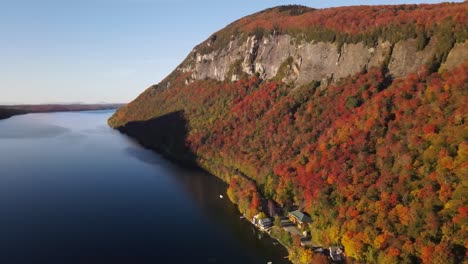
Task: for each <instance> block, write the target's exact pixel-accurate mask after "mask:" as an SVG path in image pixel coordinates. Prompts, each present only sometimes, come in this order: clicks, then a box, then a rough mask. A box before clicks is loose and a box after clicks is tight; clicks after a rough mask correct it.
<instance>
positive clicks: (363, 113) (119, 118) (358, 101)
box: [109, 3, 468, 263]
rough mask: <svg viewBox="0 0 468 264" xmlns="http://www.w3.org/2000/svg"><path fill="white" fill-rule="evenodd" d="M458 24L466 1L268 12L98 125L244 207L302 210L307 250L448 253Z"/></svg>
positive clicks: (457, 192)
mask: <svg viewBox="0 0 468 264" xmlns="http://www.w3.org/2000/svg"><path fill="white" fill-rule="evenodd" d="M467 25H468V4H467V3H459V4H449V3H445V4H438V5H402V6H359V7H343V8H330V9H323V10H315V9H311V8H307V7H302V6H282V7H277V8H272V9H268V10H265V11H262V12H259V13H256V14H253V15H251V16H247V17H245V18H242V19H240V20H238V21H236V22H234V23H232V24H230V25H228V26H227V27H226V28H224V29H222V30H220V31H218V32H216V33H214V34H213V35H212V36H210V37H209V38H208V39H207V40H206V41H204V42H203V43H201V44H199V45H198V46H196V47H195V48H194V49H193V50H192V52H191V53H190V54H189V55H188V56H187V58H186V59H185V60H184V61H183V62H182V63H181V64H180V65H179V66H178V67H177V68H176V69H175V70H174V71H173V72H172V73H171V74H170V75H169V76H168V77H167V78H166V79H164V80H163V81H161V82H160V83H159V84H157V85H154V86H152V87H149V88H148V89H147V90H146V91H144V92H143V93H142V94H141V95H140V96H139V97H138V98H136V99H135V100H134V101H132V102H131V103H129V104H128V105H126V106H124V107H122V108H120V109H119V110H118V111H117V112H116V114H115V115H114V116H113V117H111V118H110V119H109V124H110V125H111V126H113V127H115V128H117V129H119V130H121V131H123V132H125V133H127V134H129V135H131V136H133V137H135V138H137V139H138V140H139V141H140V142H141V143H142V144H144V145H146V146H148V147H150V148H153V149H155V150H158V151H160V152H162V153H163V154H165V155H166V156H168V157H170V158H173V159H176V160H179V161H183V162H184V163H186V164H194V165H197V166H201V167H203V168H204V169H206V170H207V171H209V172H211V173H213V174H214V175H216V176H218V177H220V178H222V179H224V180H225V181H226V182H228V183H229V189H228V195H229V198H230V199H231V200H232V201H233V202H235V203H237V204H238V205H239V209H240V210H241V211H242V212H243V213H246V214H247V215H252V214H254V213H257V212H258V211H262V210H263V211H265V210H266V209H265V208H262V206H261V204H262V203H260V202H259V197H264V198H268V199H270V200H273V201H275V202H277V203H279V204H280V205H281V206H283V207H285V208H288V207H290V206H293V205H297V206H300V207H301V208H304V210H305V211H306V212H308V213H309V214H310V215H311V216H312V219H313V223H312V224H311V225H310V226H308V227H307V228H308V229H309V231H311V232H313V233H314V238H315V239H316V241H315V243H317V244H321V245H330V244H342V245H343V246H345V251H346V253H347V255H348V256H349V257H351V258H353V259H355V260H357V261H361V262H373V263H375V262H379V263H398V262H414V263H418V262H423V263H452V262H453V263H455V262H460V261H462V260H463V259H464V256H465V253H466V243H465V238H466V235H467V234H466V228H464V226H466V223H467V221H468V214H467V212H468V211H467V210H466V204H467V202H468V200H467V198H466V195H464V194H466V191H467V189H466V185H465V184H464V182H465V181H466V175H467V173H466V168H467V166H468V144H467V140H468V136H467V135H468V134H467V127H466V120H468V109H467V105H466V101H468V94H467V91H468V87H467V83H468V74H467V73H468V66H467V62H468V50H467V48H468V43H467V38H468V27H467ZM294 248H295V247H294V246H293V244H291V252H292V253H291V256H292V257H291V258H292V259H293V261H295V262H300V260H301V259H308V260H309V261H310V258H311V257H312V254H309V253H308V251H304V250H302V249H301V250H302V251H301V250H299V249H294ZM301 254H302V255H301ZM299 255H301V256H302V258H301V257H299ZM304 256H305V257H304ZM440 261H441V262H440Z"/></svg>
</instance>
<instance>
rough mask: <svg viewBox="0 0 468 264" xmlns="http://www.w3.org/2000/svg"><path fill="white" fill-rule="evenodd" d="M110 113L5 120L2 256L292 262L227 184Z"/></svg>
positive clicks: (0, 142) (1, 131) (13, 259)
mask: <svg viewBox="0 0 468 264" xmlns="http://www.w3.org/2000/svg"><path fill="white" fill-rule="evenodd" d="M112 113H113V111H90V112H68V113H47V114H28V115H22V116H15V117H12V118H10V119H6V120H1V121H0V263H10V264H15V263H28V264H29V263H86V264H88V263H267V262H268V261H272V262H273V263H287V261H286V260H285V259H284V256H286V251H285V250H284V249H283V248H282V247H280V246H279V245H274V244H273V241H272V240H271V239H270V238H268V237H264V238H262V239H259V234H258V233H257V231H255V229H253V227H252V226H251V225H250V224H249V223H247V222H246V221H245V220H243V219H240V217H239V213H238V212H237V210H236V207H235V206H234V205H232V204H231V203H230V202H229V200H228V199H227V198H224V199H220V198H219V195H220V194H223V195H224V197H226V195H225V192H226V186H225V185H224V184H223V183H222V182H221V181H219V180H218V179H217V178H215V177H213V176H210V175H207V174H205V173H203V172H199V171H193V170H187V169H183V168H181V167H179V166H177V165H174V164H172V163H170V162H169V161H167V160H165V159H164V158H162V157H161V156H159V155H157V154H155V153H154V152H151V151H149V150H146V149H144V148H142V147H140V146H139V145H138V144H136V143H135V142H134V141H133V140H131V139H129V138H127V137H126V136H125V135H122V134H120V133H119V132H117V131H115V130H112V129H111V128H109V127H108V126H107V124H106V120H107V118H109V117H110V115H112Z"/></svg>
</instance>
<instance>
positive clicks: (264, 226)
mask: <svg viewBox="0 0 468 264" xmlns="http://www.w3.org/2000/svg"><path fill="white" fill-rule="evenodd" d="M252 223H253V224H254V225H256V226H258V227H259V228H260V230H262V231H265V230H268V229H270V228H271V227H272V226H273V222H272V221H271V219H270V218H268V217H263V218H260V214H257V215H256V216H254V218H253V219H252Z"/></svg>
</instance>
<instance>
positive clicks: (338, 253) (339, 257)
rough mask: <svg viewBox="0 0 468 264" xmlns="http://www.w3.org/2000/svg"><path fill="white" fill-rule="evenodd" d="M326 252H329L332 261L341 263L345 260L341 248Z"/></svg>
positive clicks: (330, 249) (331, 248)
mask: <svg viewBox="0 0 468 264" xmlns="http://www.w3.org/2000/svg"><path fill="white" fill-rule="evenodd" d="M328 251H329V252H330V258H331V259H332V260H333V261H343V260H344V258H345V255H344V252H343V248H341V247H330V248H329V249H328Z"/></svg>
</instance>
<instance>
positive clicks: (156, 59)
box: [0, 0, 440, 104]
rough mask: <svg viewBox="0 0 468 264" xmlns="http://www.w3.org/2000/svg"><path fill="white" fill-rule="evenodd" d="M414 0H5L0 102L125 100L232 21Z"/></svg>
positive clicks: (0, 3) (0, 14)
mask: <svg viewBox="0 0 468 264" xmlns="http://www.w3.org/2000/svg"><path fill="white" fill-rule="evenodd" d="M421 2H425V3H435V2H440V1H430V0H426V1H417V0H407V1H400V0H387V1H383V0H370V1H357V0H348V1H344V0H330V1H312V0H310V1H307V0H301V1H299V0H298V1H275V0H237V1H220V0H76V1H75V0H41V1H38V0H29V1H27V0H0V39H1V41H0V58H1V59H0V104H14V103H34V104H37V103H68V102H85V103H96V102H128V101H130V100H132V99H133V98H135V97H136V96H137V95H138V94H140V93H141V92H142V91H143V90H144V89H145V88H146V87H148V86H149V85H151V84H155V83H158V82H159V81H160V80H162V79H163V78H164V77H165V76H166V75H167V74H169V73H170V72H171V71H172V70H173V69H174V68H175V67H176V66H177V65H178V64H179V63H180V62H181V61H182V60H183V59H184V58H185V56H186V55H187V54H188V53H189V52H190V51H191V50H192V48H193V47H194V46H195V45H197V44H198V43H200V42H202V41H203V40H204V39H206V38H207V37H208V36H209V35H210V34H211V33H213V32H215V31H217V30H219V29H221V28H223V27H224V26H226V25H227V24H229V23H230V22H232V21H234V20H236V19H238V18H241V17H243V16H245V15H248V14H251V13H253V12H257V11H260V10H262V9H265V8H268V7H273V6H277V5H284V4H302V5H307V6H310V7H315V8H325V7H331V6H342V5H371V4H372V5H373V4H402V3H421Z"/></svg>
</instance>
